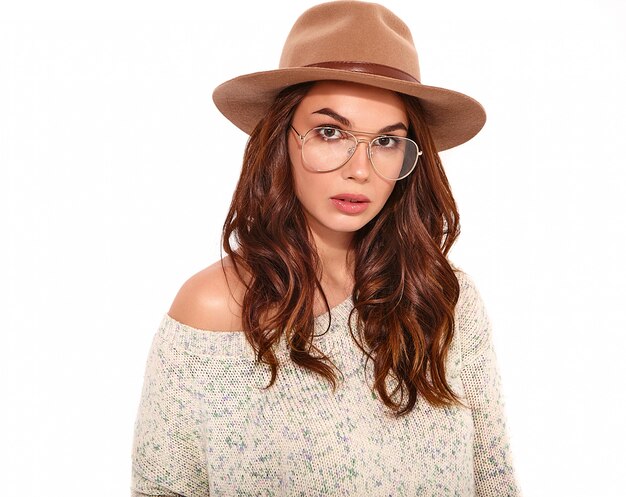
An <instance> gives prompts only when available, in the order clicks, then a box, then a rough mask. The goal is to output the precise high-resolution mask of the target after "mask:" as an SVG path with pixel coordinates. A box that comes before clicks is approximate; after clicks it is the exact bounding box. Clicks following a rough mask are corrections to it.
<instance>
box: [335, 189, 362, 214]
mask: <svg viewBox="0 0 626 497" xmlns="http://www.w3.org/2000/svg"><path fill="white" fill-rule="evenodd" d="M330 200H331V202H332V203H333V205H334V206H335V208H337V209H338V210H339V211H340V212H342V213H344V214H349V215H354V214H361V213H362V212H365V210H366V209H367V208H368V205H369V203H370V199H369V198H367V197H366V196H365V195H357V194H354V193H340V194H339V195H335V196H334V197H331V198H330Z"/></svg>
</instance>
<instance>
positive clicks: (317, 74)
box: [213, 0, 486, 151]
mask: <svg viewBox="0 0 626 497" xmlns="http://www.w3.org/2000/svg"><path fill="white" fill-rule="evenodd" d="M321 80H339V81H351V82H355V83H362V84H366V85H371V86H376V87H378V88H384V89H387V90H393V91H396V92H399V93H404V94H406V95H411V96H413V97H416V98H418V99H419V101H420V103H421V106H422V108H423V110H424V119H425V120H426V122H427V123H428V127H429V129H430V132H431V134H432V136H433V139H434V141H435V145H436V147H437V150H439V151H442V150H446V149H449V148H452V147H455V146H457V145H460V144H461V143H464V142H466V141H468V140H469V139H470V138H472V137H473V136H475V135H476V134H477V133H478V132H479V131H480V130H481V128H482V127H483V125H484V124H485V120H486V115H485V110H484V109H483V107H482V105H480V103H478V102H477V101H476V100H474V99H473V98H471V97H469V96H467V95H464V94H462V93H458V92H456V91H452V90H448V89H445V88H439V87H436V86H427V85H423V84H422V83H421V80H420V69H419V61H418V57H417V51H416V50H415V45H414V44H413V37H412V35H411V32H410V30H409V28H408V27H407V25H406V24H405V23H404V22H403V21H402V20H401V19H400V18H398V17H397V16H396V15H395V14H394V13H393V12H391V11H390V10H389V9H387V8H385V7H383V6H382V5H378V4H375V3H369V2H361V1H357V0H339V1H334V2H328V3H323V4H320V5H316V6H315V7H312V8H310V9H308V10H307V11H305V12H304V13H303V14H302V15H301V16H300V17H299V18H298V19H297V20H296V22H295V24H294V25H293V27H292V28H291V31H290V33H289V35H288V36H287V40H286V41H285V45H284V47H283V52H282V55H281V58H280V63H279V68H278V69H274V70H270V71H262V72H255V73H252V74H246V75H243V76H239V77H237V78H234V79H231V80H229V81H226V82H225V83H222V84H221V85H219V86H218V87H217V88H216V89H215V90H214V92H213V101H214V102H215V105H216V106H217V108H218V109H219V110H220V112H221V113H222V114H224V116H226V117H227V118H228V119H229V120H230V121H231V122H233V123H234V124H235V125H236V126H237V127H238V128H240V129H241V130H243V131H244V132H246V133H247V134H250V133H251V132H252V130H253V129H254V127H255V126H256V124H257V123H258V122H259V120H260V119H261V118H262V117H263V116H264V115H265V114H266V112H267V110H268V109H269V107H270V106H271V105H272V102H273V101H274V98H275V97H276V95H277V94H278V93H279V92H280V91H281V90H282V89H284V88H286V87H288V86H291V85H294V84H297V83H303V82H306V81H321Z"/></svg>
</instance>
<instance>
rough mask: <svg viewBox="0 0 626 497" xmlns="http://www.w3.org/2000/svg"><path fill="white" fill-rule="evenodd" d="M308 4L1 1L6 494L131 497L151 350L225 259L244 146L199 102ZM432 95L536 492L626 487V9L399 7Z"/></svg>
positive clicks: (469, 267)
mask: <svg viewBox="0 0 626 497" xmlns="http://www.w3.org/2000/svg"><path fill="white" fill-rule="evenodd" d="M314 3H315V2H305V1H294V0H290V1H284V2H283V1H264V2H250V3H241V2H232V3H220V2H217V3H215V4H214V5H212V6H211V5H209V2H208V0H205V1H204V2H197V1H196V2H177V3H176V4H175V3H174V2H162V1H160V2H159V1H157V2H155V1H152V2H148V1H126V0H125V1H119V0H118V1H107V2H85V1H83V2H78V1H75V2H70V1H57V2H43V1H26V2H12V3H11V5H9V2H3V3H2V4H0V5H1V7H0V237H1V238H0V264H1V266H0V271H1V272H0V315H1V317H2V330H1V337H2V339H1V345H0V354H1V357H0V359H1V362H0V364H1V365H0V367H1V368H2V369H1V376H0V381H1V384H0V386H1V388H2V390H1V394H2V398H1V403H2V409H1V411H0V416H1V417H2V419H1V423H2V424H1V426H2V428H3V431H4V434H3V437H2V439H3V440H2V443H0V457H1V459H2V460H1V461H0V467H1V468H2V471H1V472H2V474H3V476H2V483H1V486H0V492H1V493H2V494H3V495H20V496H40V495H65V496H84V495H93V496H113V495H128V494H129V490H128V486H129V478H130V449H131V442H132V430H133V423H134V417H135V414H136V409H137V407H138V401H139V396H140V391H141V385H142V382H143V370H144V363H145V360H146V358H147V352H148V347H149V345H150V341H151V339H152V335H153V334H154V332H155V331H156V328H157V326H158V324H159V322H160V319H161V317H162V316H163V314H164V313H165V312H166V311H167V310H168V309H169V306H170V304H171V301H172V299H173V298H174V296H175V294H176V292H177V291H178V288H179V287H180V285H181V284H182V283H183V282H184V281H185V280H186V279H187V278H188V277H189V276H191V275H192V274H194V273H195V272H197V271H199V270H200V269H202V268H203V267H205V266H207V265H208V264H210V263H211V262H213V261H215V260H216V259H217V258H218V257H219V245H220V229H221V225H222V222H223V220H224V217H225V214H226V209H227V207H228V204H229V201H230V196H231V193H232V191H233V188H234V185H235V181H236V179H237V175H238V170H239V167H240V162H241V156H242V152H243V146H244V144H245V139H246V136H245V135H244V134H243V133H242V132H241V131H239V130H238V129H237V128H235V127H234V126H233V125H232V124H231V123H230V122H228V121H227V120H226V119H225V118H223V117H222V116H221V114H219V112H218V111H217V110H216V108H215V107H214V106H213V103H212V100H211V92H212V90H213V88H214V87H215V86H216V85H217V84H219V83H221V82H222V81H225V80H226V79H229V78H231V77H234V76H237V75H240V74H244V73H248V72H253V71H257V70H266V69H272V68H275V67H276V66H277V64H278V59H279V55H280V50H281V48H282V44H283V42H284V39H285V37H286V35H287V33H288V31H289V29H290V28H291V25H292V23H293V22H294V21H295V19H296V17H297V16H298V15H299V14H301V13H302V12H303V11H304V10H305V9H306V8H308V7H310V6H311V5H313V4H314ZM386 5H387V6H388V7H389V8H391V9H392V10H393V11H394V12H396V13H397V14H398V15H400V17H402V18H403V19H404V20H405V21H406V22H407V24H409V26H410V27H411V30H412V32H413V35H414V40H415V44H416V46H417V49H418V52H419V54H420V62H421V69H422V82H423V83H425V84H430V85H434V86H443V87H447V88H451V89H455V90H458V91H461V92H464V93H467V94H469V95H471V96H473V97H475V98H476V99H477V100H479V101H480V102H481V103H482V104H483V105H484V106H485V108H486V110H487V116H488V118H487V124H486V126H485V128H484V129H483V131H482V132H481V133H480V134H479V135H478V136H477V137H476V138H474V139H473V140H471V141H470V142H468V143H467V144H465V145H462V146H460V147H458V148H457V149H453V150H451V151H448V152H444V153H443V154H442V159H443V161H444V166H445V167H446V170H447V173H448V175H449V179H450V182H451V184H452V188H453V192H454V194H455V196H456V199H457V201H458V205H459V209H460V213H461V225H462V235H461V237H460V239H459V240H458V242H457V244H456V246H455V248H454V249H453V252H452V253H451V259H452V260H453V261H454V262H455V263H456V264H457V265H459V266H461V267H462V268H464V269H465V270H466V271H467V272H468V273H469V274H470V275H471V276H472V277H473V278H474V280H475V281H476V283H477V285H478V287H479V289H480V291H481V293H482V295H483V298H484V300H485V302H486V305H487V308H488V311H489V313H490V315H491V318H492V321H493V322H494V340H495V343H496V350H497V353H498V356H499V362H500V367H501V374H502V381H503V388H504V392H505V398H506V402H507V413H508V429H509V433H510V438H511V446H512V449H513V452H514V461H515V465H516V470H517V473H518V479H519V481H520V484H521V487H522V489H523V492H524V494H525V495H526V496H527V497H529V496H555V495H563V496H570V497H574V496H585V497H588V496H618V495H625V494H626V493H625V490H624V486H625V485H624V481H623V476H622V475H623V469H624V462H625V458H624V445H625V442H626V439H625V435H624V419H626V412H625V411H626V409H625V405H624V404H625V397H626V394H625V387H626V385H625V382H624V378H625V372H626V371H625V367H624V346H625V345H626V340H625V339H624V334H625V333H626V326H625V325H624V297H625V292H624V286H625V280H626V271H625V270H624V259H623V254H624V252H625V250H626V244H625V241H624V238H625V236H624V235H625V231H626V229H625V224H626V223H625V222H624V214H625V213H626V205H625V204H626V202H625V201H624V196H625V194H626V192H625V187H624V180H625V175H624V166H625V165H626V164H625V160H624V157H623V151H624V142H625V136H626V123H625V118H624V112H625V110H626V109H625V107H626V106H625V103H626V99H625V97H624V90H625V88H626V67H625V64H624V60H625V59H626V56H625V49H626V35H625V34H624V32H625V29H624V28H625V26H626V10H625V8H624V3H623V2H620V1H618V0H614V1H610V0H603V1H602V0H601V1H598V0H595V1H593V2H592V1H581V0H577V1H567V2H566V1H563V2H558V1H554V0H552V1H545V0H544V1H539V0H532V1H525V2H516V3H515V4H512V3H510V2H497V1H495V0H489V1H486V0H477V1H472V2H466V1H461V0H459V1H433V0H431V1H429V2H426V1H416V2H413V1H411V2H408V1H407V2H400V1H389V2H386Z"/></svg>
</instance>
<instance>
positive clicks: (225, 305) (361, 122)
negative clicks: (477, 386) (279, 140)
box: [168, 81, 409, 331]
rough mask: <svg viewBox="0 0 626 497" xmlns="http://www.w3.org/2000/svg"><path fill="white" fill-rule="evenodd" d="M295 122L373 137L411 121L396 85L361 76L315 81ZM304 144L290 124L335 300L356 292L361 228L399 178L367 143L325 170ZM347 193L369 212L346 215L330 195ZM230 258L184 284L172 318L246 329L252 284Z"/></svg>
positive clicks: (293, 152) (292, 151)
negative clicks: (382, 172) (312, 164)
mask: <svg viewBox="0 0 626 497" xmlns="http://www.w3.org/2000/svg"><path fill="white" fill-rule="evenodd" d="M322 109H324V110H322ZM320 111H321V112H320ZM345 120H347V121H348V122H345ZM342 121H344V122H342ZM292 124H293V126H294V128H295V129H297V130H298V132H299V133H301V134H303V135H304V134H305V133H306V132H307V131H308V130H309V129H311V128H314V127H316V126H321V125H334V126H337V127H339V128H341V129H344V130H350V131H352V132H353V133H354V134H355V135H356V136H357V138H359V139H366V140H368V141H369V140H371V139H372V138H373V137H374V135H373V134H369V133H380V132H381V130H382V129H383V128H386V127H389V126H390V125H403V126H404V129H402V128H401V127H400V129H393V130H391V131H385V133H387V134H396V135H398V136H407V133H406V129H408V126H409V121H408V117H407V114H406V109H405V106H404V103H403V101H402V99H401V98H400V97H399V96H398V95H397V94H395V93H394V92H392V91H389V90H383V89H379V88H374V87H370V86H366V85H360V84H356V83H348V82H342V81H322V82H319V83H316V84H315V85H314V86H313V87H312V88H311V90H310V91H309V92H308V93H307V95H306V96H305V97H304V98H303V100H302V102H301V103H300V104H299V106H298V107H297V108H296V110H295V113H294V117H293V120H292ZM355 131H356V132H355ZM359 132H364V133H368V134H361V133H359ZM300 147H301V141H300V139H299V138H298V137H297V135H296V134H295V133H294V132H293V131H290V132H289V136H288V151H289V158H290V160H291V167H292V173H293V178H294V187H295V194H296V196H297V197H298V199H299V201H300V203H301V204H302V207H303V209H304V212H305V216H306V219H307V222H308V224H309V227H310V228H311V232H312V234H313V240H314V242H315V245H316V248H317V251H318V254H319V257H320V260H321V263H322V273H321V274H320V281H321V284H322V288H323V289H324V293H325V294H326V298H327V299H328V303H329V305H330V306H331V307H333V306H335V305H337V304H339V303H340V302H342V301H344V300H345V299H346V298H347V296H348V295H350V293H351V292H352V287H353V285H354V281H353V274H354V267H353V263H352V261H351V254H350V250H349V247H350V243H351V241H352V238H353V236H354V233H355V232H356V231H358V230H359V229H361V228H362V227H363V226H365V225H366V224H367V223H368V222H369V221H371V220H372V219H373V218H374V217H375V216H376V215H377V214H378V213H379V212H380V211H381V209H382V208H383V207H384V205H385V203H386V202H387V199H388V198H389V196H390V195H391V192H392V191H393V188H394V186H395V181H389V180H387V179H384V178H382V177H380V176H379V175H378V174H376V172H375V171H374V169H373V167H372V165H371V163H370V161H369V159H368V157H367V146H366V144H365V143H360V144H359V146H358V147H357V150H356V152H355V154H354V155H353V156H352V157H351V158H350V160H349V161H348V162H347V163H346V164H344V165H343V166H342V167H341V168H339V169H336V170H334V171H329V172H323V173H320V172H314V171H310V170H308V169H307V168H306V167H304V165H303V164H302V161H301V152H300ZM345 193H352V194H361V195H365V196H367V197H368V198H369V200H370V202H369V204H368V205H367V208H366V209H365V211H363V212H361V213H358V214H347V213H345V212H341V211H340V210H338V209H337V207H336V206H335V205H334V203H333V202H332V200H331V197H333V196H336V195H339V194H345ZM223 262H224V269H225V271H226V276H225V275H224V272H223V271H222V264H221V262H220V261H218V262H216V263H214V264H212V265H210V266H208V267H207V268H205V269H203V270H201V271H200V272H198V273H196V274H195V275H193V276H192V277H191V278H189V279H188V280H187V281H186V282H185V283H184V284H183V286H182V287H181V289H180V290H179V292H178V294H177V295H176V297H175V299H174V302H173V303H172V306H171V307H170V310H169V311H168V314H169V315H170V316H171V317H172V318H174V319H175V320H177V321H179V322H181V323H184V324H187V325H188V326H191V327H193V328H197V329H200V330H204V331H240V330H241V329H242V326H241V307H240V306H239V304H238V302H241V301H242V299H243V294H244V290H245V285H244V284H243V283H242V282H241V281H240V280H239V278H238V277H237V275H236V273H235V272H234V269H233V267H232V262H231V261H230V259H229V257H226V258H224V260H223ZM314 309H315V312H316V314H321V313H323V312H325V307H324V305H323V300H322V299H321V296H319V298H318V300H317V301H316V302H315V303H314Z"/></svg>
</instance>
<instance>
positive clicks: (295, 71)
mask: <svg viewBox="0 0 626 497" xmlns="http://www.w3.org/2000/svg"><path fill="white" fill-rule="evenodd" d="M323 80H335V81H349V82H354V83H361V84H366V85H370V86H375V87H378V88H384V89H386V90H392V91H396V92H399V93H403V94H405V95H410V96H413V97H416V98H418V99H419V101H420V103H421V106H422V108H423V110H424V116H423V117H424V120H425V122H426V123H427V124H428V127H429V129H430V132H431V135H432V137H433V140H434V142H435V146H436V147H437V150H438V151H442V150H447V149H450V148H452V147H456V146H457V145H461V144H462V143H465V142H466V141H468V140H470V139H471V138H472V137H474V136H475V135H476V134H477V133H478V132H479V131H480V130H481V129H482V127H483V126H484V124H485V121H486V114H485V110H484V108H483V106H482V105H481V104H480V103H479V102H477V101H476V100H474V99H473V98H472V97H469V96H467V95H465V94H463V93H459V92H456V91H453V90H448V89H446V88H439V87H436V86H427V85H422V84H420V83H412V82H409V81H403V80H398V79H394V78H389V77H385V76H379V75H376V74H369V73H361V72H354V71H344V70H338V69H328V68H322V67H294V68H287V69H275V70H271V71H262V72H255V73H252V74H246V75H243V76H239V77H237V78H233V79H231V80H228V81H226V82H224V83H222V84H221V85H219V86H218V87H217V88H215V90H214V91H213V102H214V103H215V105H216V106H217V108H218V109H219V111H220V112H221V113H222V114H224V116H225V117H226V118H227V119H228V120H230V121H231V122H232V123H233V124H235V125H236V126H237V127H238V128H239V129H241V130H242V131H244V132H245V133H247V134H250V133H252V130H253V129H254V128H255V126H256V125H257V123H258V122H259V120H260V119H261V118H262V117H263V116H264V115H265V114H266V113H267V111H268V109H269V108H270V106H271V105H272V103H273V101H274V98H275V97H276V95H278V93H279V92H280V91H281V90H282V89H284V88H286V87H288V86H291V85H295V84H298V83H304V82H307V81H323Z"/></svg>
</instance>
